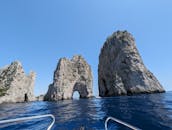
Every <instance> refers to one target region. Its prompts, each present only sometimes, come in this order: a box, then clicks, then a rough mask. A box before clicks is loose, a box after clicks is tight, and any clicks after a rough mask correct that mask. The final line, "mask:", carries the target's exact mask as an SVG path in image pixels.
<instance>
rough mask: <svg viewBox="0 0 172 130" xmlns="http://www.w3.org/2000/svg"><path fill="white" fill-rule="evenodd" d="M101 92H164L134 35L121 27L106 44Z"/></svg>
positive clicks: (101, 64) (101, 62)
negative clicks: (143, 57)
mask: <svg viewBox="0 0 172 130" xmlns="http://www.w3.org/2000/svg"><path fill="white" fill-rule="evenodd" d="M98 84H99V95H100V96H102V97H104V96H116V95H130V94H138V93H155V92H164V89H163V87H162V86H161V84H160V83H159V82H158V80H157V79H156V77H155V76H154V75H153V74H152V73H151V72H150V71H149V70H148V69H147V68H146V67H145V66H144V64H143V61H142V59H141V57H140V55H139V53H138V50H137V48H136V44H135V40H134V38H133V36H132V35H131V34H130V33H128V32H127V31H117V32H115V33H114V34H112V36H110V37H109V38H108V39H107V40H106V42H105V43H104V45H103V48H102V49H101V53H100V55H99V66H98Z"/></svg>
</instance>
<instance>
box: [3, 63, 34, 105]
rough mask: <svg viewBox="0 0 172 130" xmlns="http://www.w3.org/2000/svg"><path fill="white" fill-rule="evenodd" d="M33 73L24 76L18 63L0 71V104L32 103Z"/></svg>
mask: <svg viewBox="0 0 172 130" xmlns="http://www.w3.org/2000/svg"><path fill="white" fill-rule="evenodd" d="M34 81H35V73H34V72H31V73H30V74H29V75H25V73H24V70H23V68H22V65H21V63H20V62H18V61H15V62H12V63H11V65H9V66H6V67H4V68H2V69H0V103H8V102H24V101H33V100H34V99H35V98H34V92H33V89H34Z"/></svg>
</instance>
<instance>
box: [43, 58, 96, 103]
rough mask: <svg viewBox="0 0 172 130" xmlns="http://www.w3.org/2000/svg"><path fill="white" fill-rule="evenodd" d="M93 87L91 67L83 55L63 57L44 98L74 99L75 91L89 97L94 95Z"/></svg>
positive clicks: (81, 95) (50, 99)
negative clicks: (69, 58) (70, 57)
mask: <svg viewBox="0 0 172 130" xmlns="http://www.w3.org/2000/svg"><path fill="white" fill-rule="evenodd" d="M92 87H93V78H92V73H91V68H90V66H89V65H88V64H87V62H86V61H85V60H84V59H83V58H82V57H81V56H78V55H77V56H74V57H73V58H72V59H71V60H68V59H66V58H61V59H60V60H59V63H58V65H57V68H56V70H55V72H54V80H53V83H52V84H50V85H49V89H48V92H47V94H46V95H45V97H44V100H48V101H57V100H63V99H72V96H73V92H74V91H78V92H79V94H80V98H89V97H92V95H93V91H92Z"/></svg>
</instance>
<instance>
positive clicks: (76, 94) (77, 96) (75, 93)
mask: <svg viewBox="0 0 172 130" xmlns="http://www.w3.org/2000/svg"><path fill="white" fill-rule="evenodd" d="M79 98H80V94H79V92H78V91H73V95H72V99H79Z"/></svg>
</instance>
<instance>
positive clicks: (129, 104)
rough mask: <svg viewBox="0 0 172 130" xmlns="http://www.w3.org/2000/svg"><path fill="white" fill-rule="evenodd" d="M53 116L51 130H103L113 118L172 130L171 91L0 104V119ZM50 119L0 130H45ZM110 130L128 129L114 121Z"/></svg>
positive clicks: (150, 129) (142, 126) (147, 129)
mask: <svg viewBox="0 0 172 130" xmlns="http://www.w3.org/2000/svg"><path fill="white" fill-rule="evenodd" d="M43 114H53V115H54V116H55V118H56V122H55V125H54V126H53V128H52V129H53V130H79V129H80V128H85V129H86V130H87V129H88V130H103V129H104V122H105V120H106V118H107V117H109V116H112V117H115V118H118V119H120V120H122V121H124V122H127V123H129V124H131V125H133V126H135V127H138V128H140V129H143V130H170V129H172V92H166V93H161V94H141V95H135V96H119V97H109V98H93V99H78V100H64V101H57V102H30V103H16V104H1V105H0V120H3V119H13V118H19V117H27V116H34V115H43ZM50 123H51V119H49V118H42V119H34V120H32V121H24V122H15V123H8V124H0V130H46V128H47V127H48V125H49V124H50ZM108 128H109V129H110V130H115V129H116V130H120V129H121V130H127V129H128V128H126V127H123V126H121V125H120V124H117V123H115V122H113V121H110V122H109V123H108Z"/></svg>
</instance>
